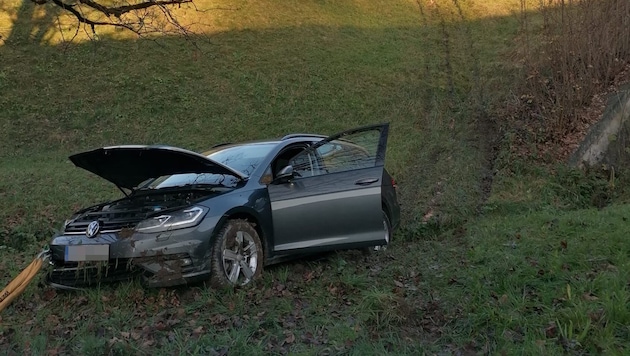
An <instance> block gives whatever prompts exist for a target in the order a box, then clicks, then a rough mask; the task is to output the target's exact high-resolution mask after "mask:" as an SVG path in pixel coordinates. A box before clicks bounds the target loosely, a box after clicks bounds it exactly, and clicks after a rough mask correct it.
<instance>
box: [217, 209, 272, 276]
mask: <svg viewBox="0 0 630 356" xmlns="http://www.w3.org/2000/svg"><path fill="white" fill-rule="evenodd" d="M210 258H211V259H212V260H211V264H212V271H211V274H210V279H211V283H212V284H213V285H215V286H221V287H229V286H244V285H247V284H250V283H251V282H252V281H253V280H255V279H256V278H257V277H258V276H260V274H261V273H262V268H263V249H262V244H261V242H260V236H258V232H257V231H256V229H255V228H254V226H253V224H252V223H250V222H248V221H246V220H228V222H227V223H226V224H225V226H223V228H222V229H221V230H220V231H219V233H218V234H217V236H216V238H215V240H214V241H213V246H212V252H211V257H210Z"/></svg>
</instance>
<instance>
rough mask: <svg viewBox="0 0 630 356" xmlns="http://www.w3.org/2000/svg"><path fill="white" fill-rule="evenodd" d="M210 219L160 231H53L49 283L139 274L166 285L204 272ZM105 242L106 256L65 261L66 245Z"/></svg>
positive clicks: (87, 281)
mask: <svg viewBox="0 0 630 356" xmlns="http://www.w3.org/2000/svg"><path fill="white" fill-rule="evenodd" d="M213 228H214V224H213V222H212V221H205V220H204V221H203V222H202V223H201V224H200V225H198V226H195V227H192V228H186V229H180V230H172V231H167V232H161V233H153V234H145V233H137V232H133V231H131V232H130V231H126V232H125V231H121V232H115V233H104V234H100V235H97V236H96V237H94V238H88V237H86V236H85V235H83V234H81V235H77V234H75V235H64V234H62V235H59V236H55V237H54V238H53V240H52V242H51V244H50V252H51V258H50V264H51V265H52V270H51V271H50V272H49V273H48V275H47V281H48V282H49V284H50V285H51V286H53V287H55V286H57V287H62V288H63V287H70V288H80V287H87V286H92V285H95V284H99V283H102V282H117V281H124V280H128V279H131V278H134V277H137V276H141V277H142V279H143V282H144V283H145V284H146V285H148V286H151V287H169V286H174V285H180V284H186V283H191V282H194V281H198V280H201V279H204V278H207V277H208V275H209V273H210V271H209V266H210V263H209V241H210V236H212V232H213ZM73 245H109V259H108V260H107V261H95V262H93V261H85V262H83V261H82V262H75V261H66V260H65V258H66V246H73Z"/></svg>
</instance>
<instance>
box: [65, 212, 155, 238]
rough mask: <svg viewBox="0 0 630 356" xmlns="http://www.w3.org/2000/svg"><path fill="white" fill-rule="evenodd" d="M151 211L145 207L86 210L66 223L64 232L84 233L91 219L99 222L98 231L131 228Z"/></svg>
mask: <svg viewBox="0 0 630 356" xmlns="http://www.w3.org/2000/svg"><path fill="white" fill-rule="evenodd" d="M152 212H153V210H151V211H147V209H145V208H141V209H125V210H117V211H95V212H88V213H85V214H83V215H82V216H81V217H79V218H77V219H75V220H74V221H72V222H70V223H69V224H68V225H66V229H65V231H66V233H84V232H85V230H86V229H87V227H88V225H89V224H90V223H91V222H92V221H98V222H99V224H100V226H101V227H100V231H119V230H122V229H125V228H133V227H134V226H136V224H138V223H139V222H140V221H142V220H144V219H146V218H147V217H148V215H149V214H150V213H152Z"/></svg>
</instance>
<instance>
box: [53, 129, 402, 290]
mask: <svg viewBox="0 0 630 356" xmlns="http://www.w3.org/2000/svg"><path fill="white" fill-rule="evenodd" d="M388 131H389V125H388V124H379V125H372V126H366V127H360V128H355V129H352V130H348V131H345V132H342V133H339V134H336V135H333V136H330V137H325V136H322V135H312V134H290V135H286V136H284V137H282V138H281V139H277V140H267V141H257V142H245V143H238V144H221V145H216V146H214V147H213V148H211V149H210V150H209V151H207V152H204V153H202V154H199V153H195V152H191V151H188V150H185V149H181V148H176V147H170V146H115V147H104V148H99V149H95V150H92V151H88V152H83V153H79V154H76V155H73V156H71V157H70V160H71V161H72V162H73V163H74V164H75V165H76V166H77V167H80V168H83V169H86V170H88V171H90V172H92V173H94V174H97V175H99V176H100V177H102V178H104V179H106V180H108V181H110V182H112V183H114V184H115V185H116V186H118V188H119V189H120V190H121V191H122V192H123V194H124V197H122V198H121V199H118V200H114V201H109V202H105V203H101V204H98V205H94V206H91V207H88V208H85V209H82V210H80V211H78V212H76V213H75V214H74V215H73V216H72V217H71V218H70V219H68V220H66V222H65V223H64V226H63V229H62V231H61V232H59V233H58V234H56V235H55V236H53V238H52V241H51V243H50V249H51V259H50V263H51V264H52V265H53V268H52V269H51V270H50V272H49V273H48V275H47V280H48V282H49V283H50V284H51V285H52V286H55V287H59V288H64V287H67V288H76V287H81V286H87V285H92V284H95V283H100V282H104V281H117V280H124V279H128V278H130V277H133V276H135V275H141V276H142V280H143V281H144V282H145V283H146V284H147V285H149V286H155V287H158V286H160V287H161V286H173V285H179V284H186V283H190V282H195V281H200V280H206V281H210V282H211V283H212V284H213V285H218V286H233V285H246V284H248V283H250V282H251V281H253V280H255V279H256V278H257V277H258V276H259V275H260V274H261V272H262V269H263V266H266V265H270V264H273V263H278V262H280V261H283V260H286V259H290V258H296V257H299V256H304V255H308V254H313V253H319V252H324V251H331V250H339V249H360V248H368V249H372V248H376V249H378V248H379V247H380V246H384V245H387V244H389V242H390V238H391V235H392V232H393V231H394V229H395V228H396V227H397V225H398V224H399V220H400V208H399V205H398V202H397V197H396V189H395V188H396V183H395V181H394V179H393V178H392V177H391V176H390V175H389V173H388V172H387V171H386V170H385V168H384V159H385V149H386V146H387V136H388Z"/></svg>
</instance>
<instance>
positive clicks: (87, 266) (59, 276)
mask: <svg viewBox="0 0 630 356" xmlns="http://www.w3.org/2000/svg"><path fill="white" fill-rule="evenodd" d="M128 262H129V260H123V259H119V260H118V261H117V262H116V261H111V262H109V263H107V262H106V263H85V262H84V263H82V264H81V265H80V264H79V263H78V262H66V263H64V264H62V265H55V267H54V269H53V270H52V271H51V272H49V273H48V275H47V276H46V277H47V278H46V279H47V281H48V282H51V283H56V284H61V285H64V286H68V287H87V286H91V285H94V284H98V283H100V282H118V281H125V280H128V279H131V278H133V277H134V276H136V275H138V274H139V273H140V272H141V269H139V268H138V267H137V266H135V265H133V264H132V263H128Z"/></svg>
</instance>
